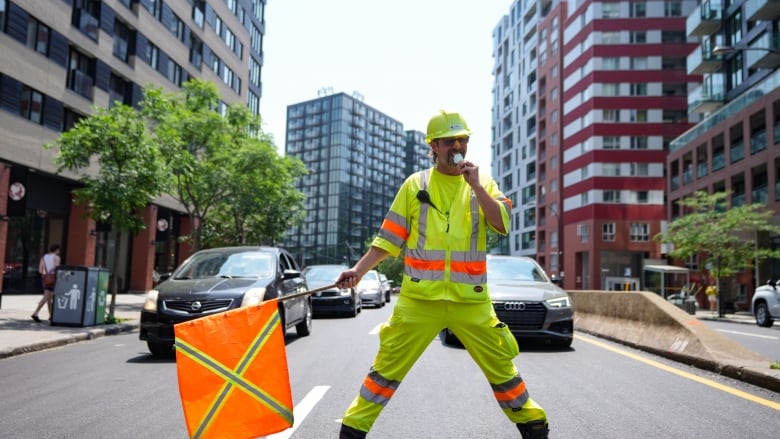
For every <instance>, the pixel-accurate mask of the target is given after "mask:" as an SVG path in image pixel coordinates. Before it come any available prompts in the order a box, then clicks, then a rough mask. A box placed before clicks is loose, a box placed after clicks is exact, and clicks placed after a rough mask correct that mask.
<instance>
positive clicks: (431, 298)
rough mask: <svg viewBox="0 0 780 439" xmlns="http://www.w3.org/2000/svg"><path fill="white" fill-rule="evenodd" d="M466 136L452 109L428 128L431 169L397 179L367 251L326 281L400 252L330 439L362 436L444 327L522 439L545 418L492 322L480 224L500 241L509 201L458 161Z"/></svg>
mask: <svg viewBox="0 0 780 439" xmlns="http://www.w3.org/2000/svg"><path fill="white" fill-rule="evenodd" d="M470 134H471V131H470V130H469V128H468V126H467V125H466V121H465V120H463V118H462V117H461V116H460V115H459V114H458V113H448V112H445V111H440V112H439V113H437V114H436V115H434V116H433V117H432V118H431V120H430V122H429V123H428V130H427V135H426V138H425V141H426V142H427V143H428V144H429V145H430V147H431V150H430V155H431V157H432V159H433V163H434V166H433V168H430V169H427V170H425V171H421V172H417V173H415V174H413V175H411V176H410V177H408V178H407V179H406V181H405V182H404V183H403V185H402V186H401V188H400V189H399V191H398V193H397V194H396V196H395V200H394V201H393V204H392V206H391V207H390V210H389V211H388V213H387V215H386V216H385V219H384V221H383V223H382V227H381V228H380V230H379V233H378V235H377V237H376V238H375V239H374V241H373V242H372V243H371V247H370V248H369V249H368V251H367V252H366V253H365V254H364V255H363V256H362V258H361V259H360V260H359V261H358V262H357V263H356V264H355V265H354V266H353V267H352V268H350V269H348V270H345V271H344V272H342V273H341V275H340V276H339V278H338V279H337V280H336V283H337V284H338V285H339V287H341V288H351V287H354V286H355V285H357V283H358V282H359V281H360V279H361V277H362V276H363V275H364V274H365V273H366V272H367V271H368V270H370V269H372V268H374V267H375V266H376V265H377V264H379V263H380V262H381V261H382V260H383V259H384V258H386V257H387V256H393V257H396V256H398V255H399V254H400V252H401V249H402V248H403V247H405V248H406V250H405V256H404V276H403V282H402V284H401V291H400V295H399V298H398V301H397V303H396V306H395V309H394V311H393V315H392V317H391V318H390V320H388V321H387V322H385V323H384V324H383V325H382V327H381V329H380V332H379V340H380V346H379V352H378V353H377V355H376V358H375V359H374V363H373V364H372V366H371V369H370V371H369V373H368V375H367V376H366V378H365V380H364V382H363V385H362V387H361V389H360V392H359V394H358V395H357V397H355V399H354V401H352V404H350V406H349V407H348V408H347V411H346V413H345V414H344V417H343V420H342V425H341V431H340V436H339V437H340V438H341V439H353V438H365V437H366V434H367V432H368V431H369V430H370V429H371V427H372V425H373V424H374V421H375V420H376V418H377V417H378V416H379V413H380V412H381V411H382V409H383V408H384V406H385V405H386V404H387V403H388V401H389V400H390V398H391V397H392V395H393V392H394V391H395V390H396V389H397V388H398V386H399V385H400V384H401V381H402V380H403V378H404V377H405V376H406V374H407V373H408V372H409V370H410V369H411V368H412V366H413V365H414V363H415V361H417V359H418V358H419V357H420V355H422V353H423V351H425V348H426V347H427V346H428V345H429V344H430V343H431V341H433V339H434V338H435V337H436V336H437V335H438V334H439V333H440V332H441V331H442V330H444V329H445V328H449V329H450V330H451V331H452V332H453V333H454V334H455V335H456V336H457V337H458V339H459V340H460V341H461V342H462V343H463V346H464V347H465V348H466V350H467V351H468V352H469V354H470V355H471V357H472V358H474V360H475V361H476V363H477V364H478V366H479V367H480V368H481V370H482V372H483V373H484V374H485V377H486V378H487V380H488V382H489V383H490V386H491V388H492V391H493V393H494V395H495V397H496V399H497V401H498V405H499V406H500V407H501V409H502V410H503V411H504V413H505V414H506V415H507V417H509V419H510V420H511V421H512V422H514V423H516V424H517V427H518V429H519V430H520V433H521V435H522V437H523V438H524V439H530V438H533V439H537V438H540V439H544V438H547V434H548V426H547V415H546V414H545V411H544V409H542V407H540V406H539V405H538V404H536V402H534V400H532V399H531V398H530V397H529V394H528V391H527V389H526V385H525V382H524V381H523V379H522V378H521V377H520V375H519V374H518V372H517V368H516V367H515V365H514V363H513V362H512V359H513V358H514V357H515V356H517V354H518V352H519V351H518V346H517V340H515V338H514V336H513V335H512V333H511V332H510V331H509V328H508V327H507V326H506V325H505V324H504V323H502V322H500V321H499V320H498V319H497V318H496V314H495V312H494V311H493V305H492V303H491V300H490V296H489V294H488V290H487V285H486V281H487V279H486V277H487V269H486V260H485V254H486V232H487V230H486V229H487V228H488V227H489V228H491V229H492V230H494V231H496V232H498V233H501V234H503V235H506V234H507V233H508V231H509V211H510V210H511V202H510V201H509V199H507V198H506V197H505V196H504V194H502V193H501V191H500V190H499V188H498V186H497V184H496V182H495V181H494V180H493V179H492V178H491V177H490V176H486V175H480V173H479V167H478V166H477V165H475V164H474V163H472V162H470V161H468V160H465V159H464V157H465V156H466V152H467V149H468V142H469V135H470Z"/></svg>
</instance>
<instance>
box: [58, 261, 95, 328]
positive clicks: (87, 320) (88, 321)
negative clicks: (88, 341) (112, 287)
mask: <svg viewBox="0 0 780 439" xmlns="http://www.w3.org/2000/svg"><path fill="white" fill-rule="evenodd" d="M56 273H57V283H56V284H55V285H54V301H53V302H54V303H53V306H52V318H51V324H52V325H62V326H93V325H96V324H102V323H105V320H106V319H105V313H106V311H105V310H106V292H107V291H108V278H109V272H108V270H107V269H105V268H100V267H85V266H79V265H60V266H59V267H57V272H56Z"/></svg>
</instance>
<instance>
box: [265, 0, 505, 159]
mask: <svg viewBox="0 0 780 439" xmlns="http://www.w3.org/2000/svg"><path fill="white" fill-rule="evenodd" d="M511 4H512V1H511V0H483V1H474V0H396V1H393V2H389V1H383V2H377V1H371V0H329V1H324V0H268V3H267V5H266V9H265V22H266V28H265V37H264V39H263V52H264V54H263V68H262V83H263V95H262V97H261V99H260V115H261V117H262V120H263V129H264V131H265V132H266V133H268V134H272V135H273V136H274V139H275V143H276V145H277V147H278V148H279V151H280V153H283V152H284V138H285V124H286V116H287V106H288V105H292V104H296V103H299V102H304V101H307V100H310V99H316V98H317V97H318V91H319V90H321V89H324V88H331V89H332V91H333V93H342V92H343V93H346V94H348V95H352V94H353V92H357V93H359V94H360V95H362V96H363V98H364V100H363V102H364V103H365V104H366V105H368V106H370V107H373V108H374V109H376V110H378V111H380V112H382V113H384V114H386V115H387V116H390V117H391V118H393V119H396V120H398V121H399V122H401V123H402V124H403V126H404V129H405V130H410V129H412V130H417V131H422V132H425V129H426V126H427V124H428V120H429V119H430V117H431V116H432V115H434V114H435V113H436V112H438V111H439V110H440V109H444V110H447V111H449V112H457V113H460V114H461V116H463V117H464V118H465V119H466V122H467V123H468V125H469V128H470V129H471V131H472V135H471V141H470V143H469V149H468V153H467V157H468V158H469V159H470V160H471V161H473V162H474V163H476V164H477V165H479V166H480V167H483V169H485V170H487V171H488V174H489V173H490V124H491V113H490V110H491V105H492V103H491V100H492V97H491V96H492V94H491V89H492V86H493V76H492V69H493V65H494V62H493V57H492V50H493V40H492V32H493V29H494V28H495V27H496V25H497V24H498V23H499V21H500V20H501V17H503V16H504V15H508V14H509V7H510V6H511Z"/></svg>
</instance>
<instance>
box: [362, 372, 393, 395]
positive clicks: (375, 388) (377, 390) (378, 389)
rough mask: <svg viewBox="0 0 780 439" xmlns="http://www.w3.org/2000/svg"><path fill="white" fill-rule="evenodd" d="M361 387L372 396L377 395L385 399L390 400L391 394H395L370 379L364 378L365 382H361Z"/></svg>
mask: <svg viewBox="0 0 780 439" xmlns="http://www.w3.org/2000/svg"><path fill="white" fill-rule="evenodd" d="M363 386H365V388H366V389H368V390H369V391H370V392H371V393H373V394H374V395H378V396H381V397H383V398H386V399H390V398H392V397H393V394H394V393H395V389H392V388H390V387H383V386H380V385H379V384H378V383H377V382H376V381H374V380H372V379H371V377H366V380H365V381H363Z"/></svg>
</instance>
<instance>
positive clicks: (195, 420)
mask: <svg viewBox="0 0 780 439" xmlns="http://www.w3.org/2000/svg"><path fill="white" fill-rule="evenodd" d="M174 332H175V335H176V371H177V373H178V376H179V393H180V395H181V402H182V407H183V408H184V418H185V421H186V423H187V431H188V432H189V435H190V437H191V438H217V437H218V438H256V437H258V436H265V435H268V434H272V433H276V432H279V431H282V430H285V429H287V428H290V427H292V425H293V405H292V392H291V391H290V376H289V372H288V370H287V355H286V352H285V347H284V334H283V332H282V328H281V319H280V318H279V312H278V310H277V302H276V301H275V300H274V301H270V302H265V303H262V304H260V305H258V306H252V307H244V308H238V309H234V310H230V311H227V312H224V313H220V314H214V315H211V316H207V317H202V318H199V319H195V320H190V321H188V322H184V323H179V324H177V325H174Z"/></svg>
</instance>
